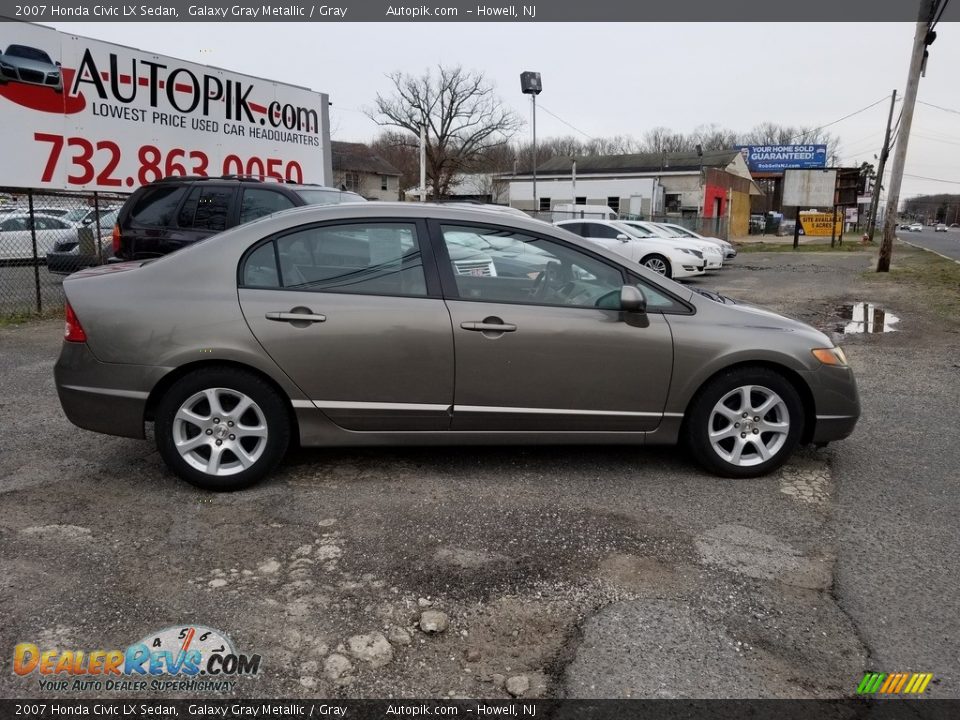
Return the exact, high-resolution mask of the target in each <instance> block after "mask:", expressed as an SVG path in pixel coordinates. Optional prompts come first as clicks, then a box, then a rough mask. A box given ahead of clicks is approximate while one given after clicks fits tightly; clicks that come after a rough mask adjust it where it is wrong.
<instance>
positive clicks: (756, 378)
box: [682, 367, 805, 478]
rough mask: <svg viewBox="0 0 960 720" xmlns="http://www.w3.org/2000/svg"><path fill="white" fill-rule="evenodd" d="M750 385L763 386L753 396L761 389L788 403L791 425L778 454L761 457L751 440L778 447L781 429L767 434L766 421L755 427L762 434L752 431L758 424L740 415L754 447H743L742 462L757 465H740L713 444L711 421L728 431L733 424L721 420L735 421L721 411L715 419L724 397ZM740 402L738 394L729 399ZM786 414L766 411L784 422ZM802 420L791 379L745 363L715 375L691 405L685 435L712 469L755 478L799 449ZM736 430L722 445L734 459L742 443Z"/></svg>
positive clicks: (696, 455) (749, 443)
mask: <svg viewBox="0 0 960 720" xmlns="http://www.w3.org/2000/svg"><path fill="white" fill-rule="evenodd" d="M748 385H752V386H756V387H757V388H759V390H758V391H756V392H755V393H752V394H751V397H754V398H758V399H759V398H762V397H763V391H766V392H770V391H772V392H773V393H776V395H778V396H779V398H780V399H781V400H782V401H783V404H784V405H785V406H786V413H787V416H788V427H787V429H786V432H785V433H782V434H783V435H785V438H784V439H783V442H782V444H780V445H779V446H778V447H777V449H776V450H775V452H772V454H771V457H770V458H769V459H767V460H765V461H763V460H762V456H761V454H760V452H759V450H758V445H757V444H756V441H755V440H754V439H753V438H756V440H759V441H760V442H764V444H765V446H766V445H767V442H769V443H770V445H771V446H774V445H775V443H774V442H773V440H774V438H776V436H777V433H776V432H773V433H766V432H763V430H762V428H763V427H766V425H762V426H761V427H760V428H757V429H759V430H760V432H759V433H757V434H754V433H753V426H754V424H755V423H754V422H753V417H748V418H747V419H746V421H744V420H742V419H741V418H739V417H738V418H736V419H737V420H740V421H741V422H745V423H746V424H745V425H744V428H745V429H746V430H747V433H745V437H746V446H749V447H750V450H746V446H745V447H744V452H745V453H746V457H745V458H744V460H743V461H746V462H754V463H755V464H750V465H742V464H735V463H733V462H731V461H730V459H728V458H724V457H722V456H721V455H720V454H719V452H718V450H716V449H715V448H714V446H713V443H711V441H710V437H709V433H710V431H711V424H714V428H713V429H714V430H724V429H730V426H727V427H724V425H723V424H722V423H724V422H730V423H731V426H732V424H733V423H732V421H725V420H724V418H723V417H721V416H719V415H718V417H717V418H713V411H714V409H715V408H716V407H717V405H718V403H720V401H721V399H723V398H724V397H725V396H727V395H728V394H729V393H731V392H733V391H735V390H737V389H739V388H742V387H745V386H748ZM768 397H769V396H768ZM736 400H737V398H736V397H734V398H731V401H733V402H734V403H735V402H736ZM727 408H728V409H730V406H729V405H728V406H727ZM740 409H742V408H738V409H737V412H739V410H740ZM782 412H783V411H782V410H777V409H774V410H771V411H768V414H767V415H765V416H764V418H762V420H763V421H767V420H768V419H769V420H771V421H773V420H782V416H781V417H777V415H778V413H782ZM755 417H757V416H755ZM718 421H719V423H721V424H719V427H717V424H718ZM804 422H805V417H804V410H803V402H802V401H801V400H800V395H799V393H798V392H797V390H796V388H795V387H794V386H793V384H792V383H791V382H790V381H789V380H787V379H786V378H785V377H784V376H783V375H781V374H780V373H778V372H776V371H775V370H772V369H770V368H765V367H741V368H736V369H733V370H728V371H726V372H723V373H721V374H720V375H717V376H716V377H714V378H713V379H712V380H710V381H709V382H708V383H707V384H706V385H705V386H704V387H703V388H702V389H701V390H700V392H699V393H698V394H697V395H696V397H695V398H694V399H693V402H691V403H690V406H689V407H688V408H687V414H686V421H685V423H684V427H683V432H682V436H683V437H682V439H683V440H684V442H685V444H686V446H687V447H688V448H689V449H690V451H691V452H692V453H693V456H694V458H696V460H697V462H698V463H699V464H700V465H702V466H703V467H704V468H705V469H707V470H709V471H710V472H712V473H715V474H717V475H721V476H723V477H730V478H753V477H760V476H762V475H766V474H767V473H770V472H772V471H774V470H776V469H777V468H779V467H780V466H781V465H783V463H785V462H786V461H787V459H788V458H789V457H790V455H791V453H793V451H794V449H795V448H796V446H797V443H798V442H799V441H800V434H801V432H802V431H803V425H804ZM732 432H733V433H734V434H733V435H732V438H728V439H727V440H723V441H722V442H721V449H722V450H726V451H727V454H729V455H730V456H731V457H733V450H734V447H735V445H736V444H737V442H738V440H737V437H736V435H735V433H736V432H737V429H736V428H734V429H733V430H732ZM743 437H744V435H741V438H743ZM729 439H732V443H728V440H729ZM765 441H766V442H765ZM725 445H726V446H727V447H724V446H725Z"/></svg>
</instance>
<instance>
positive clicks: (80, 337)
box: [63, 303, 87, 342]
mask: <svg viewBox="0 0 960 720" xmlns="http://www.w3.org/2000/svg"><path fill="white" fill-rule="evenodd" d="M63 319H64V320H65V321H66V322H64V325H63V339H64V340H66V341H67V342H86V341H87V334H86V333H85V332H84V331H83V328H82V327H81V326H80V320H79V319H78V318H77V314H76V313H75V312H74V311H73V308H72V307H70V303H64V304H63Z"/></svg>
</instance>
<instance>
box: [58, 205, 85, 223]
mask: <svg viewBox="0 0 960 720" xmlns="http://www.w3.org/2000/svg"><path fill="white" fill-rule="evenodd" d="M89 212H90V211H89V210H88V209H87V208H74V209H73V210H71V211H70V212H68V213H67V214H66V215H64V216H63V219H64V220H66V221H68V222H72V223H78V222H80V221H81V220H83V219H84V218H85V217H86V216H87V214H88V213H89Z"/></svg>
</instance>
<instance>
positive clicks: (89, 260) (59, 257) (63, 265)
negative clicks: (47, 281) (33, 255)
mask: <svg viewBox="0 0 960 720" xmlns="http://www.w3.org/2000/svg"><path fill="white" fill-rule="evenodd" d="M99 264H100V260H99V258H97V257H96V256H95V255H80V254H79V253H76V252H70V251H65V252H57V251H56V250H53V251H51V252H48V253H47V270H49V271H50V272H52V273H55V274H57V275H70V274H71V273H75V272H76V271H77V270H82V269H83V268H86V267H91V266H93V265H99Z"/></svg>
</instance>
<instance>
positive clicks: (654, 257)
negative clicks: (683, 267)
mask: <svg viewBox="0 0 960 720" xmlns="http://www.w3.org/2000/svg"><path fill="white" fill-rule="evenodd" d="M651 260H658V261H660V262H662V263H663V265H664V267H665V268H666V272H663V273H661V272H660V271H659V270H656V269H654V268H652V267H650V266H649V265H647V263H648V262H650V261H651ZM640 264H641V265H643V266H644V267H646V268H648V269H650V270H653V271H654V272H655V273H657V274H658V275H663V276H664V277H666V278H672V277H673V266H672V265H671V264H670V261H669V260H668V259H667V258H665V257H664V256H663V255H657V254H653V255H647V256H646V257H645V258H644V259H643V260H641V261H640Z"/></svg>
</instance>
